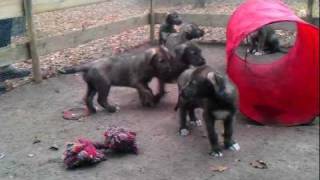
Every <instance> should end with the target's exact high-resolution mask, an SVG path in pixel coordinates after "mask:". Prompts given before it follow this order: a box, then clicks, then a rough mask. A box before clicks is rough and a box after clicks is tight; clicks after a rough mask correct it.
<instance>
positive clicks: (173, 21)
mask: <svg viewBox="0 0 320 180" xmlns="http://www.w3.org/2000/svg"><path fill="white" fill-rule="evenodd" d="M181 24H182V20H181V18H180V16H179V14H178V13H177V12H172V13H169V14H168V15H167V17H166V21H165V22H164V23H163V24H161V26H160V31H159V44H160V45H162V44H165V43H166V40H167V37H168V36H169V35H170V34H171V33H176V32H177V30H176V29H175V25H177V26H179V25H181Z"/></svg>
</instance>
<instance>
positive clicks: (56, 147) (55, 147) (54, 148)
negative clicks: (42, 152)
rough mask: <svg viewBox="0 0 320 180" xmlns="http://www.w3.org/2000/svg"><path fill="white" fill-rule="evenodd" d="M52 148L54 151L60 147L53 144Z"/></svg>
mask: <svg viewBox="0 0 320 180" xmlns="http://www.w3.org/2000/svg"><path fill="white" fill-rule="evenodd" d="M49 149H50V150H52V151H58V150H59V147H58V146H57V145H52V146H50V147H49Z"/></svg>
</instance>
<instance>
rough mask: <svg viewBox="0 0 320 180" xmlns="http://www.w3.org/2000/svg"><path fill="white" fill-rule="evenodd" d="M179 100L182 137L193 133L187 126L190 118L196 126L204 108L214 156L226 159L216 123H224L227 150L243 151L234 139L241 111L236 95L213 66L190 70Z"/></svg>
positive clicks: (184, 77) (181, 81)
mask: <svg viewBox="0 0 320 180" xmlns="http://www.w3.org/2000/svg"><path fill="white" fill-rule="evenodd" d="M178 88H179V100H178V103H177V106H176V110H177V109H179V114H180V134H181V135H182V136H186V135H188V134H189V130H188V127H187V124H186V118H187V115H189V118H190V121H192V122H196V116H195V114H194V110H195V108H199V107H201V108H203V110H204V112H203V119H204V120H205V123H206V126H207V132H208V136H209V141H210V144H211V148H212V152H211V155H212V156H219V157H220V156H222V152H221V149H220V147H219V144H218V135H217V133H216V131H215V121H216V120H223V123H224V146H225V148H227V149H231V150H235V151H237V150H239V149H240V146H239V144H238V143H236V142H235V141H234V140H233V139H232V135H233V127H232V124H233V121H234V118H235V114H236V111H237V108H236V91H235V88H234V87H233V86H232V85H231V84H230V82H229V81H228V80H227V79H226V78H225V77H223V76H222V75H220V74H219V73H217V72H215V71H214V70H213V69H212V68H211V67H210V66H207V65H205V66H202V67H198V68H192V69H188V70H186V71H185V72H183V73H182V74H181V76H180V77H179V79H178Z"/></svg>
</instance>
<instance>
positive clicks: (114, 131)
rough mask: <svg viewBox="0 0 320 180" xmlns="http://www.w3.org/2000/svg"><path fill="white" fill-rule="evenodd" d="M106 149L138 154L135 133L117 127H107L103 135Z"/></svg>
mask: <svg viewBox="0 0 320 180" xmlns="http://www.w3.org/2000/svg"><path fill="white" fill-rule="evenodd" d="M104 136H105V142H104V145H105V147H106V148H107V149H109V150H112V151H113V152H119V153H134V154H138V148H137V145H136V133H135V132H132V131H129V130H126V129H124V128H119V127H109V128H107V130H106V131H105V133H104Z"/></svg>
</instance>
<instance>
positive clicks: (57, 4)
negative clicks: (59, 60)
mask: <svg viewBox="0 0 320 180" xmlns="http://www.w3.org/2000/svg"><path fill="white" fill-rule="evenodd" d="M105 1H106V0H0V9H1V11H0V19H6V18H12V17H19V16H22V15H24V16H26V19H27V23H28V37H29V42H27V43H24V44H19V45H17V46H15V47H11V46H9V47H5V48H0V67H1V66H3V65H8V64H12V63H17V62H21V61H24V60H27V59H30V58H31V59H32V69H33V78H34V80H35V81H36V82H40V81H41V73H40V66H39V64H40V63H39V56H41V55H46V54H49V53H52V52H55V51H59V50H62V49H66V48H71V47H76V46H78V45H80V44H84V43H87V42H90V41H92V40H95V39H99V38H104V37H107V36H111V35H114V34H118V33H119V32H121V31H125V30H128V29H133V28H137V27H141V26H145V25H150V40H151V41H154V39H155V38H154V37H155V34H154V33H155V24H160V23H162V22H163V20H164V18H165V14H164V13H156V12H154V11H153V7H154V6H153V3H154V2H153V0H150V11H149V13H148V14H143V15H140V16H136V17H131V18H129V19H125V20H120V21H117V22H112V23H109V24H106V25H102V26H98V27H92V28H88V29H84V30H79V31H73V32H70V33H66V34H63V35H59V36H54V37H49V38H42V39H37V38H36V34H35V30H34V27H33V18H32V15H33V14H37V13H42V12H48V11H54V10H60V9H66V8H71V7H76V6H83V5H90V4H94V3H100V2H105ZM181 16H182V17H183V18H184V19H188V21H190V22H197V24H199V25H202V26H211V27H226V24H227V21H228V19H229V16H228V15H216V14H181Z"/></svg>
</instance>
